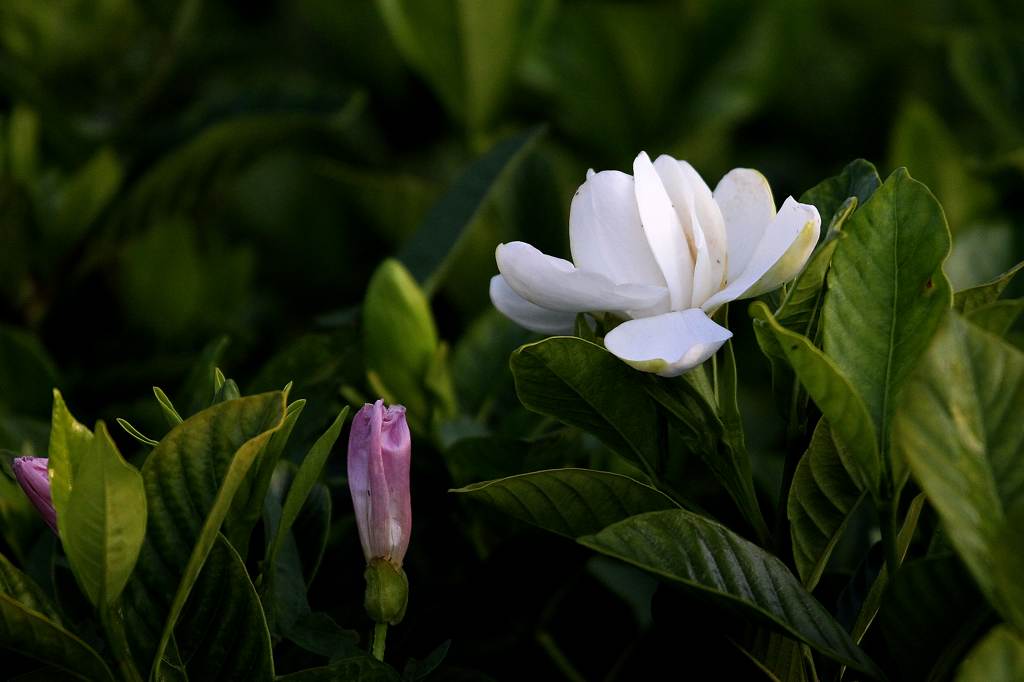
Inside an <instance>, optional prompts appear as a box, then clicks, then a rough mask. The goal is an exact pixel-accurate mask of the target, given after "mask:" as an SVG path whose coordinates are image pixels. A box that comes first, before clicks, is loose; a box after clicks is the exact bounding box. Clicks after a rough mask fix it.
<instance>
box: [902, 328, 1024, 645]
mask: <svg viewBox="0 0 1024 682" xmlns="http://www.w3.org/2000/svg"><path fill="white" fill-rule="evenodd" d="M1022 414H1024V353H1022V352H1021V351H1020V350H1018V349H1017V348H1014V347H1013V346H1010V345H1009V344H1007V343H1005V342H1003V341H1002V340H1000V339H998V338H997V337H995V336H992V335H991V334H988V333H986V332H984V331H982V330H980V329H977V328H976V327H973V326H972V325H970V324H968V323H966V322H965V321H964V320H963V319H962V318H960V317H959V316H957V315H956V314H952V313H951V314H949V316H948V318H947V320H946V321H945V322H944V323H943V324H942V326H941V327H940V329H939V331H938V333H937V334H936V336H935V339H934V341H933V342H932V344H931V346H930V347H929V348H928V350H927V353H925V355H924V358H923V359H922V361H921V363H920V365H919V367H918V368H917V370H915V372H914V374H913V375H912V377H911V379H910V381H908V383H907V386H906V388H905V389H904V394H903V396H902V397H901V399H900V405H899V410H898V412H897V418H896V420H895V423H894V425H893V447H894V449H895V451H896V452H897V453H898V454H899V455H900V456H902V457H904V458H905V459H906V461H907V463H908V465H909V466H910V470H911V472H912V473H913V475H914V478H915V479H916V480H917V482H918V484H919V485H920V486H921V488H922V490H924V492H925V493H926V494H927V495H928V499H929V500H930V501H931V503H932V505H933V506H934V507H935V509H936V511H937V512H938V514H939V518H940V519H942V523H943V526H944V527H945V529H946V531H947V532H948V535H949V539H950V541H951V542H952V544H953V547H954V548H955V549H956V551H957V553H958V554H959V555H960V556H961V558H962V559H963V560H964V563H966V564H967V567H968V568H969V569H970V571H971V573H972V574H973V576H974V579H975V580H976V581H977V582H978V585H979V587H980V588H981V591H982V592H983V593H984V594H985V596H986V597H987V598H988V599H989V601H990V602H991V603H992V605H993V607H995V608H996V610H997V611H999V612H1000V613H1001V614H1002V615H1003V617H1004V618H1006V619H1007V620H1008V621H1010V622H1011V623H1013V624H1015V625H1016V626H1017V627H1018V628H1021V629H1024V592H1022V590H1021V589H1020V587H1019V584H1020V582H1019V576H1020V575H1021V574H1022V573H1024V554H1021V552H1019V551H1012V550H1010V549H1009V548H1014V547H1016V548H1019V547H1021V546H1022V545H1021V544H1020V543H1021V542H1022V541H1024V468H1022V467H1021V466H1020V453H1021V451H1022V449H1024V430H1022V429H1021V428H1020V416H1021V415H1022Z"/></svg>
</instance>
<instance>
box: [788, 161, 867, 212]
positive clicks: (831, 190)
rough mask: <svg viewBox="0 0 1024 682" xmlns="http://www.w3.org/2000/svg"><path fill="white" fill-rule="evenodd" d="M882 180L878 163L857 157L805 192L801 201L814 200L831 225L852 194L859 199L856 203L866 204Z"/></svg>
mask: <svg viewBox="0 0 1024 682" xmlns="http://www.w3.org/2000/svg"><path fill="white" fill-rule="evenodd" d="M881 184H882V179H881V178H880V177H878V170H877V169H875V165H874V164H873V163H871V162H870V161H865V160H864V159H856V160H854V161H851V162H850V163H848V164H846V167H845V168H843V170H842V172H840V173H839V175H835V176H832V177H831V178H828V179H827V180H822V181H821V182H819V183H818V184H817V185H815V186H814V187H812V188H810V189H809V190H807V191H806V192H804V193H803V194H802V195H801V196H800V203H803V204H813V205H814V206H815V208H817V209H818V213H819V214H821V220H822V222H823V223H825V224H826V225H831V224H833V223H835V220H836V217H837V215H838V214H840V213H841V211H840V207H841V206H842V205H843V204H844V203H846V202H847V201H848V200H849V198H850V197H855V198H856V200H857V201H856V203H855V204H854V206H857V205H861V206H863V205H864V203H865V202H866V201H867V200H868V199H870V198H871V195H872V194H874V192H875V190H876V189H878V188H879V186H881Z"/></svg>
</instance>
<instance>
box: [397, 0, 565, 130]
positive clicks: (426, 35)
mask: <svg viewBox="0 0 1024 682" xmlns="http://www.w3.org/2000/svg"><path fill="white" fill-rule="evenodd" d="M377 8H378V9H379V10H380V13H381V16H382V17H383V18H384V23H385V24H386V25H387V27H388V32H389V33H390V34H391V38H392V40H394V42H395V46H396V47H397V48H398V51H399V52H400V53H401V55H402V57H403V58H404V59H405V61H406V62H408V64H409V65H410V66H411V67H412V68H413V69H415V70H416V71H417V72H419V74H420V75H421V76H422V77H423V78H424V79H425V80H426V81H427V82H428V83H429V84H430V86H431V87H432V88H433V89H434V91H435V92H436V93H437V95H438V97H439V98H440V99H441V101H442V102H443V103H444V105H445V107H446V108H447V109H448V110H449V112H450V113H451V114H452V115H453V116H454V117H455V118H457V119H459V120H460V121H462V122H463V123H464V124H465V125H466V126H467V127H469V128H470V129H471V130H473V131H479V130H481V129H482V128H484V127H485V126H486V125H487V124H488V123H489V122H490V121H491V119H492V118H493V117H494V115H495V114H496V113H497V112H498V111H499V107H500V105H501V103H502V100H503V99H504V96H505V93H506V91H507V89H508V86H509V85H510V83H511V80H512V76H513V74H514V73H515V68H516V66H517V64H518V61H519V58H520V56H521V55H522V54H523V51H524V48H525V47H526V45H527V43H528V41H529V38H530V37H531V36H532V34H533V32H534V31H535V30H536V26H537V24H538V23H539V22H542V21H543V20H544V19H545V17H547V16H548V15H549V14H550V13H551V9H552V8H553V5H552V3H551V2H550V0H542V1H540V2H537V1H536V0H505V1H504V2H485V3H479V2H448V1H443V2H438V1H436V0H434V1H426V2H424V1H423V0H378V1H377Z"/></svg>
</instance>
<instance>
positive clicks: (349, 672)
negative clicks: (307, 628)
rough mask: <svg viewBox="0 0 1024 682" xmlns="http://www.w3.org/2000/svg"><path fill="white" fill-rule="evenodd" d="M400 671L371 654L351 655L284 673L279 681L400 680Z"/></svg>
mask: <svg viewBox="0 0 1024 682" xmlns="http://www.w3.org/2000/svg"><path fill="white" fill-rule="evenodd" d="M399 679H401V678H400V677H399V675H398V671H396V670H395V669H394V668H392V667H391V666H389V665H386V664H384V663H381V662H380V661H378V660H377V659H375V658H373V657H372V656H370V655H369V654H361V655H359V656H351V657H349V658H343V659H341V660H340V661H335V662H334V663H331V664H330V665H328V666H324V667H322V668H308V669H306V670H301V671H299V672H297V673H292V674H290V675H282V676H281V677H278V678H277V682H337V681H338V680H345V681H346V682H398V681H399Z"/></svg>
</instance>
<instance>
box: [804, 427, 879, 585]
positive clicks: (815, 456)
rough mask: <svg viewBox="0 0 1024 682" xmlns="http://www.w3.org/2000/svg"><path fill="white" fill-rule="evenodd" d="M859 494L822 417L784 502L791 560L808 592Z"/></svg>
mask: <svg viewBox="0 0 1024 682" xmlns="http://www.w3.org/2000/svg"><path fill="white" fill-rule="evenodd" d="M864 496H865V494H864V493H862V492H861V491H860V490H859V489H858V488H857V484H856V483H854V482H853V481H852V480H851V479H850V475H849V474H848V473H847V472H846V468H845V467H844V466H843V462H842V460H841V459H840V457H839V452H838V450H837V449H836V446H835V443H834V442H833V440H832V434H831V432H830V431H829V428H828V424H827V423H826V421H825V420H824V419H822V420H821V421H819V422H818V426H817V427H816V428H815V429H814V435H812V436H811V443H810V445H809V446H808V447H807V452H805V453H804V456H803V457H802V458H801V459H800V462H799V464H797V466H796V472H795V473H794V474H793V483H792V485H791V486H790V489H789V498H788V500H787V503H786V512H787V516H788V517H789V522H790V527H789V532H790V536H791V537H792V540H793V558H794V560H795V561H796V568H797V572H798V573H799V574H800V578H801V580H803V583H804V586H805V587H806V588H807V589H808V590H813V589H814V587H815V585H817V584H818V579H819V578H821V574H822V572H824V570H825V565H826V564H827V563H828V560H829V557H830V556H832V550H833V548H834V547H835V546H836V543H837V542H838V541H839V538H840V537H841V536H842V534H843V531H844V530H846V524H847V522H848V521H849V520H850V517H851V515H852V514H853V512H854V510H855V509H856V508H857V507H858V505H859V504H860V503H861V501H862V500H863V499H864Z"/></svg>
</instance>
